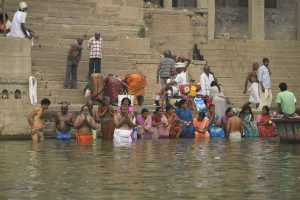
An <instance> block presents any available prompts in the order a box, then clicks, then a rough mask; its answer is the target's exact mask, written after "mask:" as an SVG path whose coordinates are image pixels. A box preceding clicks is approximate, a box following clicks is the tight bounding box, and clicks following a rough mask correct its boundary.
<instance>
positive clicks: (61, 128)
mask: <svg viewBox="0 0 300 200" xmlns="http://www.w3.org/2000/svg"><path fill="white" fill-rule="evenodd" d="M68 105H69V103H68V102H66V101H65V102H61V108H60V110H61V111H60V112H58V113H57V115H56V121H55V124H56V138H57V139H58V140H70V139H71V127H73V126H74V125H73V121H72V118H73V114H72V112H70V111H69V107H68Z"/></svg>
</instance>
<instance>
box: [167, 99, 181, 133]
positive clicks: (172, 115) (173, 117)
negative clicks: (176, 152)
mask: <svg viewBox="0 0 300 200" xmlns="http://www.w3.org/2000/svg"><path fill="white" fill-rule="evenodd" d="M165 116H166V117H167V119H168V124H169V128H170V132H169V137H170V138H179V135H180V133H181V130H182V126H181V125H180V119H179V118H178V116H177V114H176V112H175V110H174V107H173V106H172V105H171V104H168V105H167V106H166V112H165Z"/></svg>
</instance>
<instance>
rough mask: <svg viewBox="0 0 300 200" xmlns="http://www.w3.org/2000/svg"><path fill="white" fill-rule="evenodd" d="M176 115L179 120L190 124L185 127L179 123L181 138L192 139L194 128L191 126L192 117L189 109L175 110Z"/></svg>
mask: <svg viewBox="0 0 300 200" xmlns="http://www.w3.org/2000/svg"><path fill="white" fill-rule="evenodd" d="M176 114H177V115H178V118H179V119H181V120H184V121H186V122H191V123H190V125H189V126H187V125H185V124H184V123H181V125H182V131H181V135H182V137H183V138H194V137H195V133H194V130H195V128H194V126H193V115H192V113H191V111H190V109H189V108H185V109H181V108H177V109H176Z"/></svg>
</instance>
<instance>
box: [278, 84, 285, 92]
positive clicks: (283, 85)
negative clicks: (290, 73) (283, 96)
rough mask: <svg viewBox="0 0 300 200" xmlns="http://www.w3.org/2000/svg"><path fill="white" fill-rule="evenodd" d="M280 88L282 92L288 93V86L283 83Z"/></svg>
mask: <svg viewBox="0 0 300 200" xmlns="http://www.w3.org/2000/svg"><path fill="white" fill-rule="evenodd" d="M279 88H280V91H281V92H283V91H286V90H287V84H286V83H283V82H282V83H280V84H279Z"/></svg>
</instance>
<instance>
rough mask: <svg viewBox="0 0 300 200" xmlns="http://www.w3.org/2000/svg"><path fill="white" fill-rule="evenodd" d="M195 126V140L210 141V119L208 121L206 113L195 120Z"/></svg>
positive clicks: (200, 113) (200, 114)
mask: <svg viewBox="0 0 300 200" xmlns="http://www.w3.org/2000/svg"><path fill="white" fill-rule="evenodd" d="M193 125H194V127H195V139H206V140H209V139H210V135H209V132H208V126H209V119H207V117H206V115H205V112H199V115H198V117H195V118H194V119H193Z"/></svg>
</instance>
